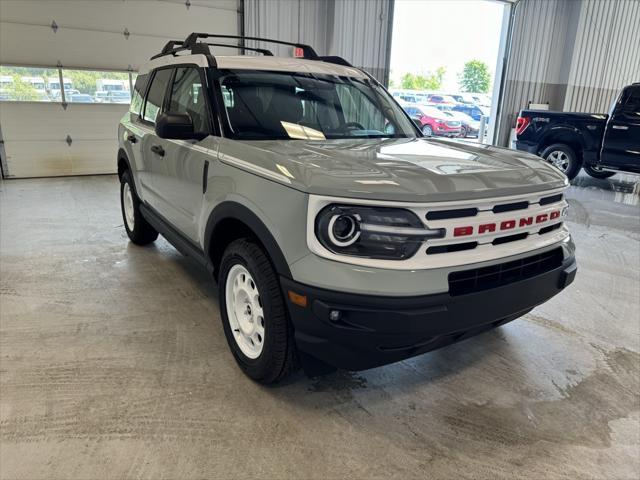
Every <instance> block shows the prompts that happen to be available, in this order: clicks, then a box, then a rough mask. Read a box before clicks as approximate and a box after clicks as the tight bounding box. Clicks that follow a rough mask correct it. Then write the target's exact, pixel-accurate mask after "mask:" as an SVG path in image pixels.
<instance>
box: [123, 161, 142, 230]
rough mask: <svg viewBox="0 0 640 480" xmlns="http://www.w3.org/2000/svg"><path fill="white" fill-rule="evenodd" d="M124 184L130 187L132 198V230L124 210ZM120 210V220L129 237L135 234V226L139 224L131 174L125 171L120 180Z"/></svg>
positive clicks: (136, 196) (136, 197)
mask: <svg viewBox="0 0 640 480" xmlns="http://www.w3.org/2000/svg"><path fill="white" fill-rule="evenodd" d="M125 184H127V185H129V188H130V189H131V196H132V200H133V230H131V229H129V224H128V223H127V218H126V214H125V212H124V186H125ZM120 211H121V213H122V221H123V223H124V228H125V230H126V231H127V234H128V235H129V237H132V236H135V234H136V231H135V230H136V227H137V226H138V225H139V223H138V222H139V216H140V214H139V213H138V195H137V194H136V189H135V186H134V185H133V181H132V180H131V174H130V173H129V172H128V171H126V172H124V173H123V174H122V179H121V180H120Z"/></svg>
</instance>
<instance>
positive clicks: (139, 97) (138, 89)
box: [129, 73, 149, 115]
mask: <svg viewBox="0 0 640 480" xmlns="http://www.w3.org/2000/svg"><path fill="white" fill-rule="evenodd" d="M148 81H149V75H148V74H146V73H145V74H144V75H138V78H137V79H136V85H135V87H133V97H132V98H131V107H130V108H129V111H130V112H131V113H133V114H135V115H140V110H141V109H142V103H143V102H144V91H145V89H146V88H147V82H148Z"/></svg>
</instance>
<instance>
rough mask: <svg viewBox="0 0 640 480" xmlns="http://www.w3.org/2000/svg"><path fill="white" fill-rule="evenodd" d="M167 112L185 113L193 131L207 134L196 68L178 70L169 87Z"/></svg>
mask: <svg viewBox="0 0 640 480" xmlns="http://www.w3.org/2000/svg"><path fill="white" fill-rule="evenodd" d="M168 111H169V112H171V113H186V114H187V115H189V117H191V120H192V121H193V127H194V130H195V131H196V132H198V133H201V132H207V131H208V128H207V125H208V121H207V108H206V106H205V98H204V92H203V90H202V81H201V79H200V73H199V72H198V69H197V68H193V67H186V68H178V69H177V70H176V76H175V77H174V79H173V85H172V86H171V97H170V100H169V110H168Z"/></svg>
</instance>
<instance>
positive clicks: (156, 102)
mask: <svg viewBox="0 0 640 480" xmlns="http://www.w3.org/2000/svg"><path fill="white" fill-rule="evenodd" d="M171 72H173V70H172V69H170V68H164V69H162V70H158V71H157V72H156V74H155V75H154V76H153V80H151V88H149V93H148V95H147V101H146V102H145V105H144V115H143V116H142V118H144V119H145V121H147V122H151V123H155V121H156V117H157V116H158V113H160V110H161V109H162V102H163V100H164V93H165V92H166V91H167V85H168V84H169V80H170V79H171ZM136 83H137V82H136Z"/></svg>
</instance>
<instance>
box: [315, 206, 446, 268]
mask: <svg viewBox="0 0 640 480" xmlns="http://www.w3.org/2000/svg"><path fill="white" fill-rule="evenodd" d="M444 233H445V232H444V229H435V230H433V229H428V228H425V226H424V224H423V223H422V221H420V219H419V218H418V217H417V216H416V215H415V214H414V213H413V212H411V211H409V210H405V209H402V208H385V207H361V206H354V205H336V204H332V205H327V206H326V207H325V208H323V209H322V210H321V211H320V213H318V216H317V217H316V221H315V234H316V237H317V238H318V240H319V241H320V243H321V244H322V245H323V246H324V247H325V248H326V249H327V250H329V251H331V252H333V253H336V254H340V255H352V256H356V257H367V258H376V259H384V260H403V259H405V258H409V257H412V256H413V255H415V253H416V252H417V251H418V249H419V248H420V246H421V245H422V244H423V243H424V242H425V241H426V240H427V239H429V238H441V237H443V236H444Z"/></svg>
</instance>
